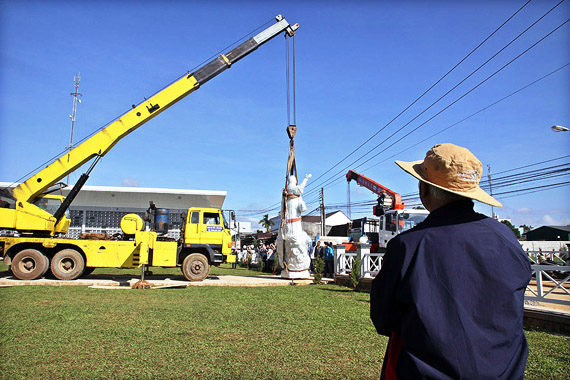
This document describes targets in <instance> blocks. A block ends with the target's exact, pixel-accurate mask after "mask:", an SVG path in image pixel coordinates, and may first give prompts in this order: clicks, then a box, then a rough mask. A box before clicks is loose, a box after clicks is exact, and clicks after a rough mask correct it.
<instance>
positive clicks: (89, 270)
mask: <svg viewBox="0 0 570 380" xmlns="http://www.w3.org/2000/svg"><path fill="white" fill-rule="evenodd" d="M95 269H97V268H95V267H85V269H84V270H83V273H82V274H81V275H82V276H89V275H90V274H91V273H93V271H94V270H95Z"/></svg>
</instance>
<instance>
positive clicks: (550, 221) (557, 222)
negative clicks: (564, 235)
mask: <svg viewBox="0 0 570 380" xmlns="http://www.w3.org/2000/svg"><path fill="white" fill-rule="evenodd" d="M542 222H543V223H544V224H545V225H547V226H565V225H568V224H570V219H555V218H553V217H552V216H550V215H544V216H543V217H542Z"/></svg>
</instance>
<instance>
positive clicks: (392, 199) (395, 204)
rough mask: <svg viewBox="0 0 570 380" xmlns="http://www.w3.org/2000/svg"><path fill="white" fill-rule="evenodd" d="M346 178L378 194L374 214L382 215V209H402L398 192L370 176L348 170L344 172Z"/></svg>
mask: <svg viewBox="0 0 570 380" xmlns="http://www.w3.org/2000/svg"><path fill="white" fill-rule="evenodd" d="M346 180H347V181H348V182H350V181H351V180H355V181H356V183H357V184H358V185H360V186H362V187H365V188H367V189H368V190H370V191H372V192H373V193H376V194H378V205H377V206H374V208H373V213H374V215H376V216H381V215H384V211H385V210H384V209H390V210H403V209H404V202H402V197H401V196H400V194H398V193H396V192H395V191H392V190H390V189H388V188H387V187H385V186H382V185H380V184H379V183H378V182H376V181H373V180H371V179H370V178H368V177H366V176H364V175H362V174H359V173H357V172H355V171H354V170H349V171H348V173H346Z"/></svg>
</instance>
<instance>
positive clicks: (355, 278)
mask: <svg viewBox="0 0 570 380" xmlns="http://www.w3.org/2000/svg"><path fill="white" fill-rule="evenodd" d="M359 280H360V257H358V256H357V257H355V258H354V260H353V261H352V268H351V272H350V276H349V277H348V284H349V285H350V287H351V288H352V289H355V290H356V288H357V287H358V282H359Z"/></svg>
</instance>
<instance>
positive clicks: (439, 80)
mask: <svg viewBox="0 0 570 380" xmlns="http://www.w3.org/2000/svg"><path fill="white" fill-rule="evenodd" d="M530 1H531V0H528V1H527V2H526V3H525V4H524V5H523V6H522V7H520V8H519V9H518V10H517V11H516V12H515V13H513V14H512V15H511V16H510V17H509V18H508V19H507V20H506V21H504V22H503V23H502V24H501V25H500V26H499V27H498V28H497V29H495V30H494V31H493V32H492V33H491V34H490V35H488V36H487V37H486V38H485V39H484V40H483V41H482V42H480V43H479V44H478V45H477V46H476V47H475V48H474V49H473V50H471V51H470V52H469V53H468V54H467V55H466V56H465V57H463V58H462V59H461V60H460V61H459V62H458V63H456V64H455V66H453V67H452V68H451V69H450V70H448V71H447V72H446V73H445V74H444V75H443V76H442V77H441V78H439V79H438V80H437V81H436V82H435V83H433V84H432V85H431V86H430V87H429V88H428V89H427V90H425V91H424V92H423V93H422V94H421V95H420V96H419V97H417V98H416V99H415V100H414V101H413V102H411V103H410V104H409V105H408V106H407V107H406V108H404V109H403V110H402V111H400V113H398V114H397V115H396V116H395V117H394V118H393V119H392V120H390V121H389V122H388V123H386V124H385V125H384V126H383V127H382V128H380V129H379V130H378V131H376V132H375V133H374V134H373V135H372V136H370V137H369V138H368V139H366V140H365V141H364V142H363V143H362V144H360V145H359V146H358V147H356V148H355V149H354V150H353V151H352V152H350V153H349V154H347V155H346V156H345V157H344V158H343V159H341V160H340V161H338V162H337V163H336V164H335V165H333V166H332V167H331V168H329V169H328V170H326V171H325V172H324V173H323V174H321V175H320V176H318V177H317V178H315V179H314V181H317V180H319V179H320V178H322V177H324V176H325V174H327V173H329V172H330V171H331V170H332V169H334V168H335V167H337V166H338V165H340V163H341V162H343V161H345V160H346V159H347V158H348V157H350V156H352V155H353V154H354V153H355V152H356V151H358V150H360V148H362V147H363V146H364V145H366V144H367V143H368V142H369V141H370V140H372V139H373V138H374V137H376V136H377V135H378V134H379V133H381V132H382V131H383V130H384V129H386V128H387V127H388V126H389V125H390V124H392V123H393V122H394V121H395V120H396V119H398V118H399V117H400V116H401V115H402V114H404V113H405V112H406V111H407V110H408V109H410V108H411V107H412V106H413V105H414V104H416V103H417V102H418V101H419V100H420V99H422V98H423V97H424V96H425V95H426V94H427V93H428V92H430V91H431V90H432V89H433V88H434V87H435V86H436V85H438V84H439V83H440V82H441V81H442V80H443V79H445V78H446V77H447V76H448V75H449V74H450V73H451V72H452V71H454V70H455V69H456V68H457V67H458V66H459V65H461V64H462V63H463V62H464V61H465V60H466V59H467V58H469V57H470V56H471V55H472V54H473V53H474V52H475V51H476V50H478V49H479V48H480V47H481V46H482V45H483V44H484V43H485V42H487V41H488V40H489V39H490V38H491V37H492V36H493V35H494V34H495V33H497V32H498V31H499V30H500V29H501V28H502V27H503V26H505V24H507V23H508V22H509V21H510V20H511V19H512V18H513V17H515V15H516V14H518V13H519V12H520V11H521V10H522V9H523V8H524V7H526V6H527V5H528V4H529V3H530ZM563 1H564V0H563ZM430 107H431V106H430ZM426 110H427V109H426ZM426 110H424V111H423V112H425V111H426ZM423 112H422V113H423ZM420 115H421V114H420ZM418 116H419V115H418Z"/></svg>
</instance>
